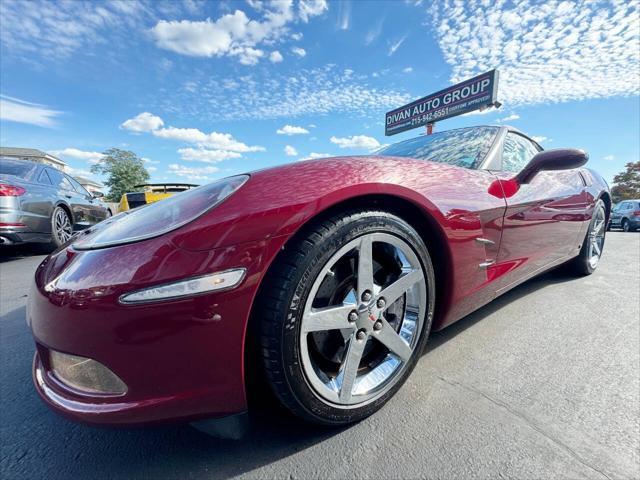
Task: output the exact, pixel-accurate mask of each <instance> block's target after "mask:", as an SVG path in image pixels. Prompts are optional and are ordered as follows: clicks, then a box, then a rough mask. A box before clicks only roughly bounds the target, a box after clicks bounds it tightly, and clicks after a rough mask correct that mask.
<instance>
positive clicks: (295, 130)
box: [276, 125, 309, 135]
mask: <svg viewBox="0 0 640 480" xmlns="http://www.w3.org/2000/svg"><path fill="white" fill-rule="evenodd" d="M276 133H277V134H278V135H306V134H308V133H309V130H307V129H306V128H304V127H297V126H295V125H285V126H284V127H282V128H279V129H278V130H276Z"/></svg>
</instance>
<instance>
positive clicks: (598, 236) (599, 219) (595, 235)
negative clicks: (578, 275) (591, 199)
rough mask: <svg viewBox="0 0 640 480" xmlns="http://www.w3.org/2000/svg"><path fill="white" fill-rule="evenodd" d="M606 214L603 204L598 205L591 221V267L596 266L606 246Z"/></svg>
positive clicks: (589, 259) (589, 257)
mask: <svg viewBox="0 0 640 480" xmlns="http://www.w3.org/2000/svg"><path fill="white" fill-rule="evenodd" d="M605 223H606V214H605V211H604V207H603V206H602V205H600V206H598V207H596V210H595V212H593V222H591V230H590V231H589V236H588V241H589V256H588V261H589V265H590V266H591V268H596V267H597V266H598V262H599V261H600V257H601V256H602V247H603V246H604V235H605V230H606V225H605Z"/></svg>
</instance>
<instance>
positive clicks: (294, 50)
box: [291, 47, 307, 57]
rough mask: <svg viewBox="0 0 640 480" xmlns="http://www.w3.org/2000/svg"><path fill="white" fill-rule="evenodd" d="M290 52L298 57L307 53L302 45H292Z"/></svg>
mask: <svg viewBox="0 0 640 480" xmlns="http://www.w3.org/2000/svg"><path fill="white" fill-rule="evenodd" d="M291 52H292V53H293V54H294V55H297V56H298V57H304V56H305V55H306V54H307V51H306V50H305V49H304V48H302V47H292V48H291Z"/></svg>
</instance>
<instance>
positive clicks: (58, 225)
mask: <svg viewBox="0 0 640 480" xmlns="http://www.w3.org/2000/svg"><path fill="white" fill-rule="evenodd" d="M72 236H73V225H72V223H71V217H70V216H69V213H67V211H66V210H65V209H64V208H62V207H56V208H54V209H53V213H52V214H51V245H52V246H54V247H56V248H57V247H59V246H61V245H62V244H64V243H66V242H67V241H69V239H70V238H71V237H72Z"/></svg>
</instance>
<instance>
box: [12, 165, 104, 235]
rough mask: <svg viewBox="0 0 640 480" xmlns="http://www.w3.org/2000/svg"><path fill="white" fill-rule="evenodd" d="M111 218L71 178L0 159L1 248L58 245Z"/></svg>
mask: <svg viewBox="0 0 640 480" xmlns="http://www.w3.org/2000/svg"><path fill="white" fill-rule="evenodd" d="M110 215H111V212H110V210H109V209H108V207H107V206H106V205H105V204H104V203H103V202H102V201H100V200H99V199H97V198H94V197H93V196H92V195H91V194H90V193H89V192H88V191H87V190H86V189H85V188H84V187H83V186H82V185H80V184H79V183H78V182H77V181H76V180H75V179H74V178H73V177H71V176H70V175H67V174H65V173H63V172H61V171H60V170H58V169H56V168H53V167H50V166H48V165H44V164H41V163H35V162H29V161H26V160H16V159H11V158H0V245H12V244H16V243H23V242H41V243H51V244H52V245H53V246H59V245H62V244H63V243H65V242H66V241H67V240H69V238H71V236H72V235H73V234H74V233H75V232H76V231H79V230H82V229H84V228H87V227H90V226H91V225H94V224H96V223H98V222H100V221H102V220H104V219H105V218H107V217H109V216H110Z"/></svg>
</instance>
